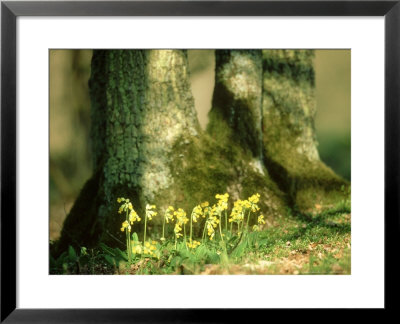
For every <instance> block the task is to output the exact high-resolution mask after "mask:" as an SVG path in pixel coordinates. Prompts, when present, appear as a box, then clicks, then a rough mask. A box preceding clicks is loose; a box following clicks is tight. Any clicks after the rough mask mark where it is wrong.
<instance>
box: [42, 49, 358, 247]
mask: <svg viewBox="0 0 400 324" xmlns="http://www.w3.org/2000/svg"><path fill="white" fill-rule="evenodd" d="M188 54H189V69H190V78H191V79H190V81H191V85H192V92H193V96H194V99H195V106H196V110H197V114H198V118H199V121H200V124H201V126H202V127H203V128H205V126H206V124H207V122H208V117H207V114H208V111H209V110H210V108H211V98H212V93H213V89H214V67H215V63H214V51H213V50H189V52H188ZM91 57H92V51H91V50H51V51H50V179H49V182H50V184H49V185H50V239H51V240H55V239H57V238H58V236H59V233H60V230H61V227H62V224H63V221H64V219H65V217H66V215H67V214H68V212H69V211H70V209H71V207H72V204H73V202H74V200H75V199H76V197H77V196H78V194H79V191H80V189H81V188H82V187H83V185H84V183H85V182H86V181H87V180H88V179H89V177H90V176H91V172H92V166H91V161H92V160H91V148H90V139H89V133H90V98H89V89H88V79H89V76H90V61H91ZM350 63H351V54H350V50H316V51H315V76H316V99H317V117H316V121H315V123H316V124H315V127H316V131H317V139H318V142H319V146H318V150H319V153H320V156H321V159H322V160H323V161H324V162H325V163H326V164H327V165H329V166H330V167H331V168H332V169H333V170H334V171H335V172H336V173H338V174H339V175H341V176H342V177H344V178H346V179H348V180H350V177H351V146H350V145H351V129H350V128H351V122H350V121H351V119H350V118H351V117H350V116H351V109H350V103H351V66H350Z"/></svg>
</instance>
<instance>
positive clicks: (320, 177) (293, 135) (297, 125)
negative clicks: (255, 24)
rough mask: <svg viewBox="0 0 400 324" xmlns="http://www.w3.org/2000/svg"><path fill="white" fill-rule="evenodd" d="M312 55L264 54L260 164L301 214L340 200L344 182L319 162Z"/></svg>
mask: <svg viewBox="0 0 400 324" xmlns="http://www.w3.org/2000/svg"><path fill="white" fill-rule="evenodd" d="M313 58H314V51H313V50H263V69H264V77H263V79H264V80H263V81H264V82H263V108H262V110H263V144H264V145H263V147H264V161H265V165H266V166H267V167H268V170H269V171H270V173H271V175H272V177H273V178H274V180H275V181H276V182H277V183H278V184H279V186H280V188H281V189H282V190H283V191H285V192H286V193H287V194H288V198H289V202H290V204H291V205H292V206H295V207H297V208H298V209H300V211H309V210H310V209H311V208H313V207H314V206H315V205H316V204H319V205H321V206H327V207H328V206H329V205H330V204H332V203H334V202H337V201H338V200H339V199H342V198H343V192H342V190H341V187H342V186H343V185H344V186H346V187H347V186H348V183H347V182H346V181H345V180H343V179H341V178H340V177H338V176H337V175H336V174H335V173H334V172H333V171H332V170H331V169H330V168H328V167H327V166H326V165H325V164H324V163H323V162H321V161H320V158H319V154H318V150H317V140H316V134H315V126H314V120H315V114H316V101H315V77H314V67H313Z"/></svg>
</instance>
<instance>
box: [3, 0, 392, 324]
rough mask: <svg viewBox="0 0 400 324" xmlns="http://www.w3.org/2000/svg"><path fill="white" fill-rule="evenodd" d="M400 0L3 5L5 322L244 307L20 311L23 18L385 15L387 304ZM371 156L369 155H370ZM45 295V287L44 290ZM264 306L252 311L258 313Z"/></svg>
mask: <svg viewBox="0 0 400 324" xmlns="http://www.w3.org/2000/svg"><path fill="white" fill-rule="evenodd" d="M399 2H400V0H395V1H318V0H314V1H264V0H261V1H124V2H118V1H116V2H112V1H101V2H99V1H90V2H89V1H82V2H81V1H78V2H77V1H70V2H68V1H66V2H64V1H37V2H36V1H29V2H24V1H22V2H20V1H18V2H15V1H4V2H3V1H2V2H1V295H0V298H1V322H3V321H4V322H5V323H31V322H37V323H89V322H93V323H97V322H101V323H111V322H116V323H128V322H138V323H142V322H183V323H186V322H210V321H212V322H225V321H236V320H238V319H239V318H241V314H243V310H238V309H236V310H228V309H225V310H223V309H219V310H214V311H213V316H212V317H210V313H209V310H208V311H206V312H205V311H204V310H194V309H191V310H188V309H180V310H172V309H157V310H154V309H149V310H145V309H139V310H138V309H123V310H122V309H120V310H117V309H97V310H94V309H51V310H50V309H18V308H16V300H17V292H16V288H17V287H16V270H17V266H16V238H17V233H16V212H17V205H16V192H17V191H16V190H17V184H16V163H17V157H16V137H17V128H16V127H17V126H16V114H17V107H16V53H17V52H16V41H17V30H16V19H17V17H19V16H384V18H385V179H384V181H385V309H387V310H390V309H394V308H396V306H398V305H396V302H395V299H394V298H391V297H390V296H394V295H395V294H396V293H397V291H396V288H397V287H398V283H399V276H398V274H396V273H395V268H394V267H392V266H389V262H391V261H390V260H392V259H393V258H397V256H398V248H397V244H391V243H390V242H391V241H392V240H394V239H395V238H396V237H398V236H399V228H400V221H399V207H400V203H399V198H400V196H399V155H400V145H399V128H400V114H399V108H400V65H399V61H400V3H399ZM366 158H367V157H366ZM38 293H40V292H38ZM261 311H262V310H252V312H253V313H252V315H251V317H252V318H256V317H254V316H257V315H262V314H257V312H261Z"/></svg>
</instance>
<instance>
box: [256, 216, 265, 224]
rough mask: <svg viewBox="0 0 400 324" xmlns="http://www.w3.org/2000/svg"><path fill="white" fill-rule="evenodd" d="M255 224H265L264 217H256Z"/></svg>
mask: <svg viewBox="0 0 400 324" xmlns="http://www.w3.org/2000/svg"><path fill="white" fill-rule="evenodd" d="M257 222H258V224H260V225H261V224H265V220H264V215H263V214H261V215H260V216H258V219H257Z"/></svg>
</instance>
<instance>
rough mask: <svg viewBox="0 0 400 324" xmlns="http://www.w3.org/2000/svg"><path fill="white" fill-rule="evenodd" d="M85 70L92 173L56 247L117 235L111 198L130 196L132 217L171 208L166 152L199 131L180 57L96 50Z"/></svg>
mask: <svg viewBox="0 0 400 324" xmlns="http://www.w3.org/2000/svg"><path fill="white" fill-rule="evenodd" d="M91 69H92V71H91V77H90V80H89V85H90V97H91V102H92V105H91V117H92V130H91V136H92V151H93V165H94V170H95V172H94V175H93V177H92V178H91V179H90V180H89V181H88V182H87V183H86V185H85V186H84V188H83V189H82V191H81V194H80V195H79V197H78V199H77V200H76V202H75V204H74V206H73V208H72V210H71V212H70V214H69V215H68V217H67V219H66V220H65V222H64V226H63V230H62V233H61V239H60V242H59V245H60V246H61V247H65V246H66V245H67V244H70V243H73V244H79V245H86V246H90V245H93V244H96V243H97V242H98V241H99V240H102V241H110V240H112V236H115V235H118V234H116V233H118V228H119V227H120V223H121V222H120V221H119V219H118V214H117V213H116V211H117V210H118V208H117V202H116V199H117V197H120V196H121V197H129V198H130V199H131V200H132V201H133V203H134V206H135V209H136V210H137V211H138V212H142V211H143V210H144V206H145V205H146V203H153V202H155V201H157V202H160V203H161V204H163V205H165V204H166V201H168V200H169V201H170V203H173V202H174V199H173V194H174V192H173V191H171V190H169V189H170V188H171V186H173V184H174V179H173V176H172V174H171V163H170V156H171V154H172V153H173V152H172V150H173V147H174V145H175V142H176V141H177V140H178V139H182V138H186V137H192V136H198V134H199V131H200V127H199V124H198V121H197V117H196V112H195V110H194V101H193V97H192V95H191V92H190V86H189V81H188V69H187V54H186V52H185V51H182V50H168V51H167V50H159V51H158V50H150V51H141V50H98V51H94V53H93V59H92V66H91ZM159 197H162V198H163V199H157V198H159ZM161 200H162V201H161Z"/></svg>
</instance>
